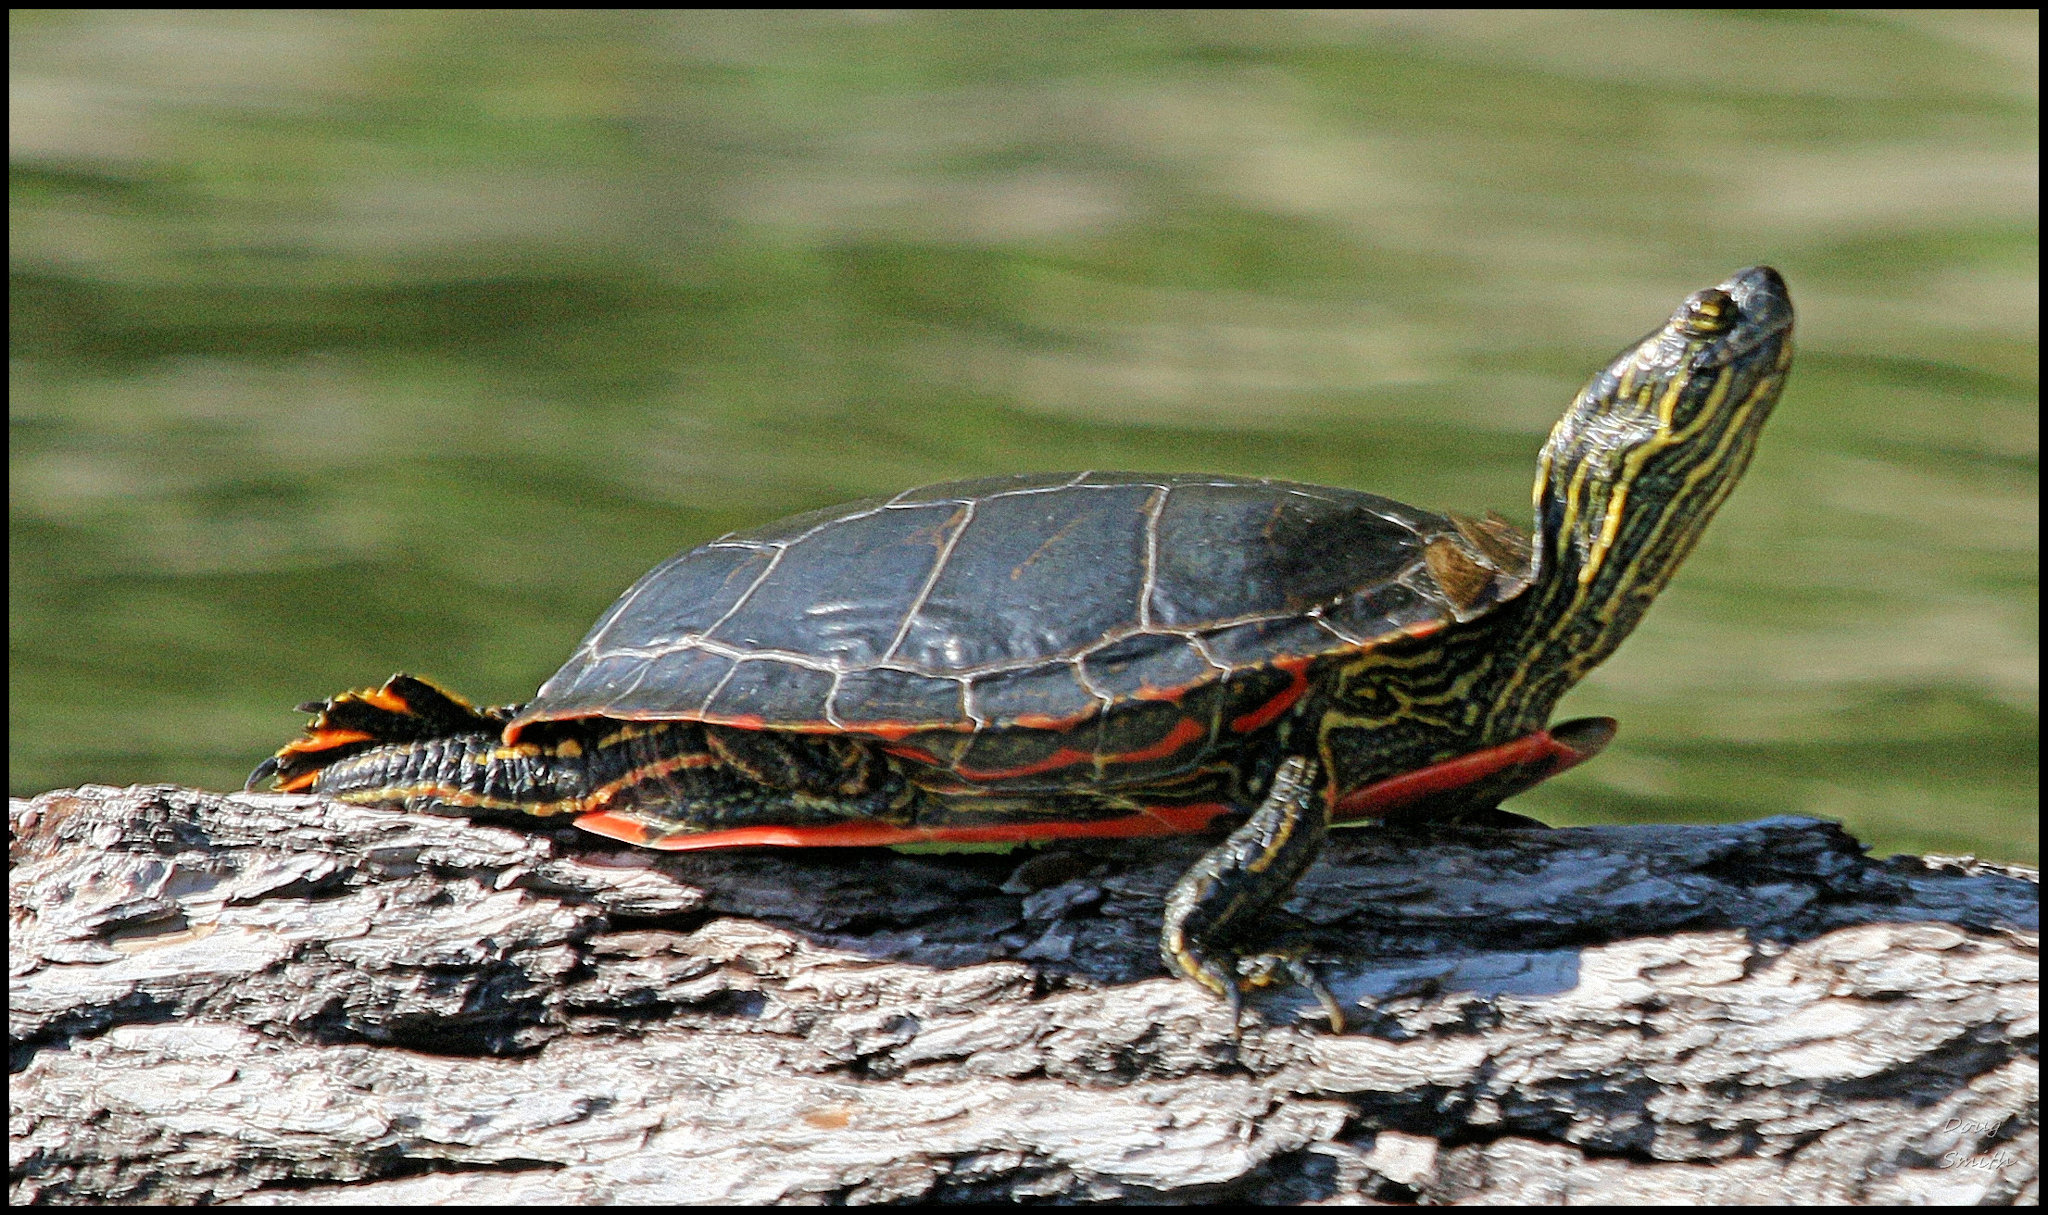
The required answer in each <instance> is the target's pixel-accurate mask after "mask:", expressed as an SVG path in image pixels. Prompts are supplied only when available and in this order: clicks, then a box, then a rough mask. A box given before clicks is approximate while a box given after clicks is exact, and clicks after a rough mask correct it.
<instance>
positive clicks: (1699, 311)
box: [1671, 287, 1736, 337]
mask: <svg viewBox="0 0 2048 1215" xmlns="http://www.w3.org/2000/svg"><path fill="white" fill-rule="evenodd" d="M1735 314H1736V308H1735V297H1733V296H1731V295H1729V294H1728V293H1727V292H1726V291H1723V290H1721V289H1720V288H1719V287H1708V288H1707V289H1705V290H1704V291H1695V292H1693V293H1692V294H1691V295H1688V296H1686V297H1685V302H1684V303H1683V304H1680V305H1679V306H1678V311H1677V312H1674V313H1672V315H1671V324H1672V327H1673V328H1675V329H1677V330H1678V331H1679V332H1681V333H1684V334H1686V335H1687V336H1690V337H1714V336H1715V335H1717V334H1722V333H1726V332H1728V331H1729V330H1730V329H1733V328H1735Z"/></svg>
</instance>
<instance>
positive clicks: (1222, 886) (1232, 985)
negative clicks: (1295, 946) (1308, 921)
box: [1159, 755, 1344, 1033]
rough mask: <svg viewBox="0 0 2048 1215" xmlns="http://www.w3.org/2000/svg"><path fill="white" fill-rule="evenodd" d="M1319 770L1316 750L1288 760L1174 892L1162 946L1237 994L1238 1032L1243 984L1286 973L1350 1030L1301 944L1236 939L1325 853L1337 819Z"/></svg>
mask: <svg viewBox="0 0 2048 1215" xmlns="http://www.w3.org/2000/svg"><path fill="white" fill-rule="evenodd" d="M1316 776H1317V764H1316V761H1315V760H1313V759H1310V758H1309V757H1307V756H1304V755H1297V756H1293V757H1290V758H1289V759H1287V760H1285V761H1284V762H1282V763H1281V765H1280V768H1279V770H1278V771H1277V772H1275V773H1274V774H1273V787H1272V788H1271V789H1270V790H1269V791H1268V792H1267V794H1266V800H1265V801H1264V802H1262V803H1260V805H1259V808H1258V809H1257V810H1256V811H1254V812H1253V814H1252V816H1251V818H1250V819H1248V820H1246V822H1245V824H1244V826H1242V827H1239V828H1238V829H1237V830H1235V831H1233V832H1231V833H1230V837H1229V838H1228V839H1226V840H1224V841H1223V842H1222V843H1220V844H1218V845H1216V847H1214V848H1211V849H1210V850H1209V851H1208V852H1207V853H1206V854H1205V855H1204V856H1203V857H1202V859H1201V860H1199V861H1196V862H1195V864H1194V866H1193V867H1192V868H1190V869H1189V870H1188V871H1187V873H1186V874H1185V875H1183V876H1182V878H1181V879H1180V881H1179V882H1178V883H1176V884H1175V885H1174V888H1173V893H1172V894H1169V895H1167V896H1166V917H1165V924H1164V925H1163V926H1162V929H1161V931H1160V934H1159V954H1160V956H1161V957H1162V958H1163V959H1165V961H1166V967H1167V969H1168V970H1170V971H1172V972H1173V973H1174V974H1177V975H1180V976H1183V977H1185V978H1189V979H1193V980H1194V981H1195V982H1197V983H1200V984H1201V985H1202V986H1204V987H1206V988H1208V989H1209V990H1210V991H1213V992H1215V993H1216V994H1217V995H1219V996H1222V997H1223V998H1224V999H1225V1000H1226V1001H1228V1002H1229V1004H1230V1019H1231V1027H1232V1032H1233V1033H1235V1032H1236V1027H1237V1022H1238V1017H1239V1015H1240V1014H1241V1012H1242V1011H1243V1007H1244V997H1243V995H1242V994H1241V993H1242V991H1243V989H1244V988H1246V987H1260V986H1264V985H1266V984H1268V983H1272V982H1275V981H1276V978H1275V976H1276V975H1278V974H1282V973H1284V974H1286V975H1287V976H1289V977H1290V978H1292V979H1293V980H1294V981H1295V982H1296V983H1299V984H1301V985H1302V986H1303V987H1306V988H1308V989H1309V990H1310V991H1311V992H1313V993H1315V997H1316V1000H1317V1001H1318V1002H1319V1003H1321V1004H1322V1006H1323V1011H1324V1012H1325V1013H1326V1014H1328V1016H1329V1018H1330V1028H1331V1029H1332V1030H1333V1031H1334V1032H1337V1033H1343V1032H1344V1013H1343V1010H1342V1009H1341V1008H1339V1007H1338V1004H1337V998H1336V997H1335V996H1333V995H1331V994H1330V989H1329V988H1327V987H1325V986H1324V985H1323V982H1322V980H1321V979H1319V978H1317V977H1316V973H1315V971H1314V970H1313V969H1311V968H1310V967H1309V965H1308V963H1307V962H1305V961H1303V960H1302V958H1301V957H1300V955H1299V952H1298V951H1280V950H1265V951H1261V952H1258V953H1255V954H1239V953H1238V952H1237V951H1236V950H1235V949H1233V948H1232V945H1233V943H1242V942H1243V941H1244V940H1245V939H1247V938H1248V937H1250V936H1252V935H1253V934H1254V933H1255V932H1256V929H1257V926H1258V924H1259V921H1260V920H1261V919H1263V918H1264V917H1265V915H1266V913H1267V912H1269V911H1270V910H1271V909H1272V908H1274V907H1275V906H1277V905H1279V904H1280V903H1281V902H1283V901H1284V900H1285V899H1286V898H1287V896H1288V895H1289V894H1290V893H1292V892H1293V890H1294V884H1295V883H1296V882H1298V881H1300V880H1301V875H1302V874H1303V873H1305V872H1307V871H1308V867H1309V866H1310V865H1312V864H1314V863H1315V859H1316V857H1317V856H1318V855H1320V854H1321V853H1322V850H1323V841H1324V840H1325V839H1327V838H1328V837H1329V833H1330V824H1329V813H1328V810H1327V808H1326V807H1325V806H1324V805H1323V802H1322V799H1320V798H1318V797H1317V796H1316ZM1240 975H1242V976H1244V977H1243V978H1240Z"/></svg>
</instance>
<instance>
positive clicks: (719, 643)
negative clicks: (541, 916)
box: [248, 266, 1793, 1032]
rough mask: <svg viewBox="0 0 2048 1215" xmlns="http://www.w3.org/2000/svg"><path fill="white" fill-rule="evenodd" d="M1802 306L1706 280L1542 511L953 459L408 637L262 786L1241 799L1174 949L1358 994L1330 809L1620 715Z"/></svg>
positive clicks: (1662, 331)
mask: <svg viewBox="0 0 2048 1215" xmlns="http://www.w3.org/2000/svg"><path fill="white" fill-rule="evenodd" d="M1792 319H1793V314H1792V305H1791V301H1790V297H1789V295H1788V293H1787V290H1786V287H1785V282H1784V279H1783V278H1782V277H1780V275H1779V274H1778V273H1777V272H1776V271H1775V270H1772V269H1771V268H1769V267H1766V266H1756V267H1751V268H1749V269H1745V270H1742V271H1740V272H1738V273H1736V274H1734V275H1733V276H1731V277H1730V278H1728V279H1727V280H1726V281H1725V282H1722V283H1720V284H1719V285H1717V286H1714V287H1709V288H1705V289H1702V290H1700V291H1696V292H1694V293H1692V294H1691V295H1689V296H1687V297H1686V299H1685V300H1684V302H1683V303H1681V304H1680V305H1679V307H1678V308H1677V310H1676V311H1675V312H1673V313H1672V314H1671V317H1670V319H1669V320H1668V321H1666V322H1665V323H1664V324H1662V325H1660V326H1658V327H1657V328H1656V329H1655V330H1653V331H1652V332H1651V333H1649V334H1648V335H1647V336H1645V337H1644V338H1643V339H1642V340H1641V341H1638V342H1635V343H1633V344H1631V345H1630V346H1628V347H1627V348H1626V349H1624V350H1623V351H1621V353H1620V354H1619V355H1617V356H1616V357H1615V358H1614V360H1613V361H1612V362H1610V363H1609V364H1608V365H1607V366H1606V367H1605V368H1604V369H1602V370H1601V371H1600V372H1599V373H1598V374H1597V375H1595V376H1594V377H1593V378H1592V380H1591V382H1590V383H1589V384H1588V385H1587V386H1586V388H1585V389H1584V390H1583V391H1581V392H1580V393H1579V395H1578V397H1577V398H1576V399H1575V400H1574V401H1573V403H1572V405H1571V408H1570V409H1569V410H1568V411H1567V412H1566V413H1565V415H1564V417H1563V418H1562V419H1561V420H1560V421H1559V422H1558V423H1557V425H1556V427H1555V428H1554V429H1553V430H1552V431H1551V433H1550V437H1549V440H1548V442H1547V443H1546V444H1545V445H1544V447H1543V449H1542V452H1541V455H1540V458H1539V460H1538V467H1537V477H1536V484H1535V494H1534V497H1535V526H1534V530H1533V532H1530V533H1525V532H1523V531H1522V530H1520V529H1518V528H1517V527H1515V526H1514V525H1513V524H1511V523H1509V522H1508V521H1506V520H1505V519H1502V518H1501V517H1499V516H1498V515H1492V514H1489V515H1486V516H1483V517H1479V518H1472V517H1467V516H1463V515H1458V514H1438V513H1435V512H1432V511H1427V510H1422V509H1419V508H1417V507H1413V506H1408V505H1404V504H1402V503H1399V502H1395V501H1392V500H1390V499H1387V498H1383V497H1379V496H1377V495H1374V494H1369V493H1364V492H1360V491H1357V490H1351V489H1338V488H1332V487H1328V486H1319V485H1309V484H1301V483H1295V482H1289V481H1282V480H1271V479H1264V478H1251V477H1238V476H1223V475H1202V474H1193V475H1190V474H1175V475H1149V474H1138V473H1126V472H1096V471H1089V472H1079V473H1056V474H1021V475H1010V476H997V477H989V478H984V479H980V480H968V481H953V482H947V483H943V484H938V485H930V486H925V487H923V488H919V489H912V490H908V491H905V492H903V493H899V494H895V495H893V496H890V497H881V498H869V499H866V500H863V501H859V502H853V503H849V504H847V505H844V506H834V507H828V508H826V509H823V510H817V511H812V512H810V513H808V514H800V515H797V516H794V517H792V518H788V519H783V520H781V521H779V522H775V523H770V524H768V525H766V526H762V527H757V528H754V529H752V530H747V531H738V532H733V533H730V534H728V535H724V536H720V537H718V538H717V539H714V540H711V541H710V542H708V543H705V544H702V545H700V546H698V547H696V548H693V549H690V550H689V551H687V552H684V553H681V554H679V555H677V556H675V557H673V558H671V559H669V560H667V561H665V562H663V563H661V564H660V565H657V566H655V567H654V568H653V569H652V570H650V571H649V572H648V573H647V574H646V575H645V576H643V577H642V578H641V579H640V580H639V581H638V582H636V583H635V584H634V585H633V586H632V587H631V588H630V589H628V590H627V591H626V592H625V594H624V595H622V596H621V597H620V598H619V599H618V601H617V602H616V603H614V604H613V605H612V607H611V608H610V610H608V611H607V612H605V613H604V615H603V616H602V617H601V618H600V619H599V620H598V621H597V623H596V624H595V625H594V626H593V627H592V628H591V629H590V631H589V633H588V635H587V636H585V637H584V639H583V641H582V643H581V644H580V645H578V646H577V648H576V650H575V652H574V653H573V654H571V655H570V657H569V659H568V661H567V662H565V663H563V665H562V667H561V669H560V670H558V671H557V672H555V674H554V675H553V677H551V678H550V679H548V680H547V682H546V683H544V684H542V685H541V688H540V690H539V692H538V693H537V694H536V695H535V696H534V698H533V699H532V700H530V701H528V702H526V703H525V704H523V705H507V706H500V707H492V708H479V707H476V706H474V705H472V704H471V703H470V702H468V701H466V700H464V699H462V698H461V697H459V696H457V695H455V694H454V693H452V692H449V691H447V690H446V689H444V688H442V687H440V686H439V685H437V684H435V683H432V682H430V681H428V680H426V679H422V678H419V677H416V676H412V675H406V674H399V675H394V676H392V677H391V679H389V680H388V681H386V682H385V683H384V684H383V685H382V686H381V687H377V688H374V689H368V688H366V689H361V690H355V691H347V692H343V693H341V694H339V695H336V696H334V697H331V698H329V699H326V700H321V701H312V702H308V703H306V704H303V705H301V706H299V708H300V711H302V712H306V713H311V714H313V715H314V716H313V720H312V721H311V723H310V724H308V725H307V726H306V728H305V730H304V732H303V733H302V734H301V735H300V736H299V737H297V738H295V739H293V740H292V741H290V742H289V743H287V744H286V745H285V746H284V747H283V748H282V749H280V750H279V751H278V752H277V753H276V754H275V755H273V756H272V757H271V758H269V759H267V760H265V761H264V762H263V763H262V764H261V765H259V766H258V767H257V768H256V770H255V771H254V772H253V773H252V774H251V775H250V778H249V781H248V787H249V788H250V789H254V788H256V787H258V786H259V785H260V784H261V783H262V782H264V781H265V780H270V781H271V782H272V783H273V785H274V787H275V788H276V789H278V790H280V791H286V792H312V793H317V794H322V795H325V796H328V797H332V798H338V799H340V800H342V801H344V802H350V803H356V804H365V805H383V806H392V807H397V808H403V809H408V810H414V811H433V812H440V813H457V814H467V815H486V816H492V815H498V816H513V817H520V818H525V817H528V816H532V817H537V818H543V819H545V818H553V817H557V816H566V817H568V818H569V819H571V820H572V821H573V822H574V823H575V824H576V825H577V826H578V827H581V828H584V829H586V830H588V831H591V832H594V833H596V834H598V835H602V836H609V837H612V838H614V839H618V840H623V841H626V842H628V843H631V844H635V845H639V846H643V847H648V848H656V849H694V848H725V847H739V846H748V845H773V846H879V845H903V844H913V843H940V844H953V845H961V844H977V843H980V844H1001V843H1013V842H1020V841H1038V840H1053V839H1069V840H1074V839H1079V840H1086V839H1103V838H1128V837H1142V836H1154V835H1170V834H1183V833H1194V832H1205V831H1214V832H1215V833H1217V834H1219V835H1223V836H1224V838H1222V840H1221V841H1220V842H1219V843H1217V844H1216V845H1215V846H1214V847H1212V848H1211V849H1209V850H1208V851H1207V852H1206V853H1205V854H1204V855H1203V856H1202V857H1201V858H1200V859H1199V860H1198V861H1196V862H1195V864H1194V865H1193V866H1192V867H1191V868H1190V869H1189V870H1188V871H1187V872H1186V874H1185V875H1184V876H1183V877H1182V878H1181V879H1180V880H1179V882H1178V883H1177V884H1176V885H1175V886H1174V887H1173V889H1172V891H1171V892H1170V893H1169V894H1168V896H1167V898H1166V900H1165V908H1164V913H1163V917H1162V921H1163V922H1162V925H1161V932H1160V954H1161V958H1162V961H1163V963H1164V965H1165V967H1166V968H1167V969H1168V971H1169V972H1171V973H1173V974H1175V975H1178V976H1181V977H1183V978H1186V979H1189V980H1192V981H1194V982H1195V983H1197V984H1199V985H1200V986H1202V987H1204V988H1207V989H1208V990H1209V991H1210V992H1212V993H1214V994H1215V995H1216V996H1218V997H1220V998H1222V999H1223V1000H1224V1001H1226V1002H1227V1003H1228V1005H1229V1008H1230V1012H1231V1016H1232V1024H1233V1026H1235V1025H1236V1024H1237V1023H1238V1018H1239V1014H1240V1013H1241V1010H1242V1000H1243V993H1244V992H1245V991H1246V990H1248V989H1250V988H1251V987H1253V986H1256V985H1261V984H1267V983H1275V982H1282V981H1284V979H1291V980H1293V981H1294V982H1295V983H1298V984H1300V985H1302V986H1304V987H1306V988H1308V989H1309V990H1310V991H1312V992H1314V993H1315V995H1316V996H1317V998H1318V999H1319V1000H1320V1001H1321V1002H1322V1004H1323V1006H1324V1009H1325V1012H1326V1014H1327V1016H1328V1017H1329V1020H1330V1023H1331V1027H1332V1028H1333V1029H1334V1030H1337V1031H1339V1032H1341V1031H1342V1030H1343V1028H1344V1020H1345V1019H1344V1016H1343V1013H1342V1010H1341V1008H1340V1007H1339V1006H1338V1004H1337V1002H1336V1001H1335V1000H1334V999H1333V998H1332V997H1331V995H1330V994H1329V991H1328V989H1327V988H1326V987H1325V986H1324V985H1323V984H1322V982H1321V980H1320V979H1319V977H1318V976H1317V974H1316V972H1315V970H1314V968H1313V967H1312V966H1310V965H1309V964H1308V963H1307V962H1306V961H1305V959H1304V957H1303V951H1302V948H1301V947H1300V946H1299V945H1293V944H1286V943H1284V942H1281V943H1275V941H1274V939H1273V938H1274V937H1275V936H1276V934H1275V933H1274V932H1273V931H1272V928H1271V922H1278V921H1279V920H1281V919H1283V918H1284V916H1283V915H1281V914H1279V913H1278V904H1280V903H1282V902H1284V901H1285V900H1286V898H1287V897H1288V895H1289V892H1290V891H1291V890H1292V889H1293V888H1294V886H1295V883H1296V882H1297V881H1298V879H1299V878H1300V877H1301V875H1302V874H1303V872H1304V871H1305V870H1306V869H1307V868H1308V866H1309V865H1310V864H1311V863H1312V862H1313V861H1314V860H1315V858H1316V857H1317V855H1318V854H1319V852H1320V851H1321V849H1322V847H1323V844H1324V841H1325V839H1326V838H1327V836H1328V832H1329V830H1330V828H1331V827H1332V826H1333V825H1344V824H1351V823H1364V822H1372V821H1396V822H1402V821H1412V822H1425V823H1427V822H1438V821H1453V822H1479V823H1486V822H1497V821H1500V816H1507V817H1508V818H1513V817H1514V816H1508V815H1507V812H1505V811H1502V810H1500V809H1499V808H1498V807H1499V803H1500V802H1501V800H1502V799H1503V798H1505V797H1508V796H1510V795H1512V794H1514V793H1518V792H1520V791H1522V790H1524V789H1527V788H1529V787H1531V786H1533V785H1535V784H1536V783H1538V782H1539V781H1542V780H1544V779H1546V778H1548V777H1550V776H1552V775H1554V774H1556V773H1558V772H1561V771H1564V770H1565V769H1567V768H1569V767H1571V766H1573V765H1575V764H1578V763H1580V762H1582V761H1584V760H1585V759H1587V758H1590V757H1591V756H1592V755H1594V754H1595V753H1597V752H1598V751H1599V750H1600V749H1601V748H1602V747H1603V746H1605V745H1606V743H1607V742H1608V740H1609V739H1611V738H1612V737H1613V735H1614V730H1615V725H1614V722H1613V721H1612V720H1611V719H1606V718H1587V719H1581V720H1578V721H1571V722H1565V723H1560V724H1556V725H1553V724H1551V723H1550V720H1549V719H1550V715H1551V711H1552V708H1553V707H1554V706H1555V705H1556V703H1557V701H1558V699H1559V698H1560V697H1562V696H1563V695H1564V693H1565V692H1566V691H1567V690H1568V689H1569V688H1571V687H1572V686H1573V685H1574V684H1576V683H1577V682H1578V681H1579V680H1580V679H1581V678H1582V677H1583V676H1584V675H1585V674H1586V672H1587V671H1589V670H1591V669H1592V668H1593V667H1594V666H1595V665H1596V664H1598V663H1599V662H1601V661H1602V660H1603V659H1605V658H1606V657H1607V656H1608V655H1609V654H1611V653H1613V652H1614V650H1615V648H1616V647H1617V646H1618V645H1620V644H1621V642H1622V640H1623V639H1624V638H1625V637H1627V636H1628V634H1629V633H1630V631H1631V630H1633V629H1634V628H1635V627H1636V624H1637V622H1638V621H1640V620H1641V618H1642V616H1643V613H1644V611H1645V609H1647V608H1648V606H1649V604H1650V601H1651V600H1652V599H1653V598H1654V597H1655V596H1656V594H1657V593H1658V592H1659V591H1660V590H1662V589H1663V587H1664V586H1665V584H1666V583H1667V582H1668V581H1669V580H1670V578H1671V576H1672V574H1673V572H1674V571H1675V570H1676V569H1677V568H1678V566H1679V564H1680V562H1682V561H1683V560H1684V558H1685V557H1686V555H1687V554H1688V553H1689V552H1690V551H1691V549H1692V547H1693V545H1694V543H1695V542H1696V541H1697V540H1698V539H1699V537H1700V534H1701V532H1702V531H1703V530H1704V528H1705V527H1706V525H1707V522H1708V520H1709V519H1710V518H1711V517H1712V516H1713V514H1714V512H1715V510H1716V509H1717V508H1718V507H1719V506H1720V505H1721V503H1722V502H1723V501H1724V500H1726V498H1727V497H1728V494H1729V492H1730V491H1731V490H1732V489H1733V488H1734V487H1735V484H1736V481H1737V480H1738V479H1739V478H1740V477H1741V475H1742V473H1743V471H1744V469H1745V468H1746V467H1747V465H1748V463H1749V460H1750V456H1751V454H1752V452H1753V451H1754V449H1755V446H1756V442H1757V437H1758V434H1759V432H1760V430H1761V428H1762V427H1763V424H1764V422H1765V420H1766V418H1767V417H1768V416H1769V414H1770V412H1771V410H1772V407H1773V406H1774V404H1775V403H1776V401H1777V399H1778V396H1779V393H1780V391H1781V389H1782V388H1783V385H1784V382H1785V377H1786V374H1787V372H1788V369H1789V367H1790V364H1791V358H1792V344H1791V333H1792ZM1226 831H1227V834H1225V832H1226ZM1269 921H1270V922H1269ZM1279 935H1284V934H1279Z"/></svg>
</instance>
